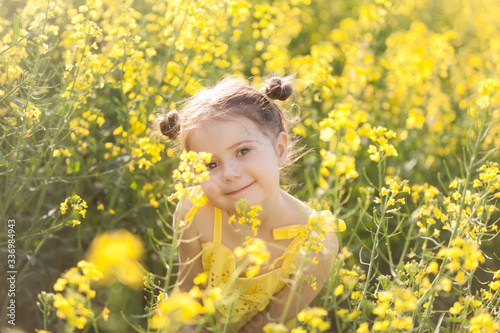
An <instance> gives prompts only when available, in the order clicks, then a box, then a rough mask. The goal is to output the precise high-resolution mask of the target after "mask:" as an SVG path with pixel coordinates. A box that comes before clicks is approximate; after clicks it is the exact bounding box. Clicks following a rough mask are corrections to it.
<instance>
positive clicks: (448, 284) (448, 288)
mask: <svg viewBox="0 0 500 333" xmlns="http://www.w3.org/2000/svg"><path fill="white" fill-rule="evenodd" d="M440 285H441V288H443V290H444V291H446V292H450V291H451V280H450V279H448V278H444V279H442V280H441V283H440Z"/></svg>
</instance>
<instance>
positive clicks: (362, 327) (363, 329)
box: [356, 323, 370, 333]
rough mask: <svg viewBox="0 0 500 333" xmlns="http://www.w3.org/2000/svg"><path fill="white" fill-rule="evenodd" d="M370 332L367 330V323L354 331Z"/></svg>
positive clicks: (357, 332) (360, 332)
mask: <svg viewBox="0 0 500 333" xmlns="http://www.w3.org/2000/svg"><path fill="white" fill-rule="evenodd" d="M369 332H370V330H369V329H368V324H367V323H362V324H361V325H359V328H358V329H357V330H356V333H369Z"/></svg>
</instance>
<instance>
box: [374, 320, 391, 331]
mask: <svg viewBox="0 0 500 333" xmlns="http://www.w3.org/2000/svg"><path fill="white" fill-rule="evenodd" d="M389 324H390V322H389V321H388V320H383V321H376V322H375V323H374V324H373V330H374V331H383V330H385V329H387V328H388V327H389Z"/></svg>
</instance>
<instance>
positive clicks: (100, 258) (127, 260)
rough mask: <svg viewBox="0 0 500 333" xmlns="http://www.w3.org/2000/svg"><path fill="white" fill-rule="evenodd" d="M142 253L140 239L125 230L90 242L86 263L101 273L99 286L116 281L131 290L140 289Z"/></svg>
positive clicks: (104, 235)
mask: <svg viewBox="0 0 500 333" xmlns="http://www.w3.org/2000/svg"><path fill="white" fill-rule="evenodd" d="M143 253H144V246H143V244H142V241H141V239H140V238H139V237H138V236H136V235H134V234H132V233H130V232H129V231H127V230H123V229H121V230H116V231H110V232H104V233H102V234H100V235H98V236H97V237H96V238H94V240H93V241H92V243H91V245H90V249H89V252H88V254H87V261H88V262H90V263H93V264H94V265H95V266H96V267H97V268H98V269H99V270H100V271H101V272H102V273H103V278H102V279H101V280H100V281H99V282H100V283H101V284H110V283H112V282H113V281H115V280H117V281H119V282H121V283H123V284H126V285H128V286H130V287H132V288H135V289H139V288H141V287H142V277H143V275H144V273H143V269H142V267H141V264H140V262H139V261H140V259H141V258H142V255H143Z"/></svg>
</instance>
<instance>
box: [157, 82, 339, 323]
mask: <svg viewBox="0 0 500 333" xmlns="http://www.w3.org/2000/svg"><path fill="white" fill-rule="evenodd" d="M292 92H293V89H292V87H291V85H290V83H289V82H288V79H281V78H277V77H275V78H271V79H270V80H269V81H268V83H267V85H266V86H265V87H264V88H262V89H260V90H256V89H255V88H253V87H251V86H250V85H248V84H247V83H244V82H242V81H240V80H238V79H234V78H229V79H225V80H223V81H221V82H220V83H218V84H217V85H216V86H214V87H212V88H209V89H204V90H202V91H200V92H198V93H197V94H196V95H194V96H193V97H191V98H190V99H189V100H188V101H187V102H186V103H185V105H184V106H183V108H182V110H181V112H180V113H178V112H176V111H171V112H169V113H168V114H166V115H164V116H161V118H160V119H159V125H160V129H161V131H162V133H163V134H164V135H166V136H168V137H169V138H170V139H172V140H173V139H176V138H178V139H179V140H180V144H181V146H182V148H183V149H185V150H187V151H195V152H207V153H211V154H212V157H211V160H210V162H209V163H207V164H206V166H207V169H208V170H209V172H210V177H209V179H208V180H206V181H204V182H203V183H201V186H197V187H193V188H190V189H189V190H188V191H186V193H189V195H187V197H185V198H184V199H183V200H181V202H180V203H179V205H178V206H177V210H176V212H175V214H174V221H177V220H181V221H184V224H186V225H189V227H187V229H185V230H184V232H183V233H182V240H181V242H180V245H179V248H178V249H179V261H180V264H181V266H180V267H182V269H180V272H179V276H178V284H179V287H180V289H181V290H183V291H188V290H190V289H191V287H193V286H194V284H193V280H194V279H195V277H197V276H198V275H199V274H200V273H202V272H205V273H206V274H207V277H208V281H207V286H206V288H207V290H210V289H213V288H216V287H220V288H221V290H225V291H227V290H230V291H231V293H230V294H229V295H225V296H226V299H228V300H231V302H229V301H228V302H227V304H224V302H220V303H221V304H219V305H217V306H216V307H217V309H216V310H217V320H216V321H217V322H216V324H217V325H220V326H222V327H223V326H226V331H227V332H238V331H240V332H247V331H248V332H250V331H256V332H257V331H258V332H261V331H262V328H263V327H264V326H265V325H266V324H267V323H268V322H270V321H279V320H280V319H281V321H282V322H283V319H285V322H287V321H290V320H291V319H294V317H295V315H296V314H297V313H298V311H300V310H301V309H303V308H304V307H306V306H307V305H308V304H309V303H310V302H311V301H312V299H313V298H314V297H315V296H316V295H317V293H318V292H319V290H320V289H321V286H322V284H323V283H324V282H325V281H326V279H327V278H328V275H329V272H330V269H331V266H332V261H333V260H334V258H335V256H336V255H337V251H338V243H337V237H336V235H335V233H334V232H331V231H333V230H334V222H333V218H332V215H331V213H330V212H329V211H323V212H315V211H314V210H312V209H311V208H310V207H308V206H307V205H306V204H305V203H303V202H302V201H300V200H298V199H296V198H294V197H293V196H291V195H290V194H288V193H287V192H285V191H284V190H282V189H281V188H280V169H281V168H282V167H284V166H285V165H286V164H287V161H288V160H289V159H290V156H291V152H292V150H291V145H290V140H289V135H288V133H287V130H288V126H287V125H288V122H287V118H286V114H285V112H284V110H283V108H282V107H281V106H280V105H279V104H278V103H277V102H275V100H276V99H278V100H282V101H284V100H286V99H287V98H288V97H289V96H290V95H291V94H292ZM200 198H201V199H203V200H200ZM241 199H246V200H247V201H248V208H249V209H250V207H251V206H260V207H261V208H262V210H260V211H259V212H258V219H259V220H260V225H259V227H258V230H257V234H256V237H257V238H258V239H260V240H262V241H263V242H264V243H265V244H266V245H267V246H266V248H267V250H268V254H269V262H270V263H273V264H272V265H271V266H270V268H269V269H268V270H267V271H265V270H264V271H263V272H262V271H261V272H260V274H259V275H256V276H253V277H247V276H249V275H248V274H247V275H245V274H244V273H245V272H240V271H238V269H237V264H236V262H237V261H236V258H235V255H234V250H235V249H236V248H238V247H240V246H241V245H242V243H243V242H245V237H246V236H248V235H245V233H244V230H245V226H244V225H239V224H238V223H228V222H230V221H231V220H233V219H232V218H231V217H232V216H236V219H237V218H238V212H237V210H236V208H235V206H236V203H237V202H238V201H240V200H241ZM180 207H183V208H182V210H181V209H180ZM186 217H188V219H189V221H185V219H186ZM187 222H189V223H187ZM342 223H343V222H342ZM313 225H315V226H318V225H319V230H320V234H322V233H325V238H324V240H323V242H322V243H323V245H324V251H320V253H318V254H317V253H315V252H314V251H312V252H313V253H312V254H311V255H310V258H306V260H305V261H304V258H302V257H301V256H300V255H299V252H300V248H301V246H303V245H304V244H305V243H306V242H307V241H308V236H309V230H310V229H311V228H312V227H313ZM335 228H336V227H335ZM340 228H341V229H343V228H342V226H341V227H340ZM344 228H345V227H344ZM336 229H338V228H336ZM336 229H335V230H336ZM337 231H338V230H337ZM255 244H256V243H255ZM240 249H241V248H240ZM309 252H311V251H309ZM200 253H201V255H200ZM313 255H314V258H313ZM299 261H301V262H302V263H304V262H307V263H310V262H312V261H314V262H317V261H319V263H318V264H310V265H307V266H305V267H304V265H300V264H299ZM183 266H186V267H183ZM299 266H300V267H302V268H303V269H302V271H303V274H302V275H300V276H302V277H306V276H308V275H312V276H313V277H314V278H316V285H317V287H318V288H312V287H311V278H312V276H311V277H310V278H309V283H306V282H305V279H299V278H298V276H297V275H295V274H296V273H297V271H298V270H299ZM241 273H243V274H242V275H241ZM251 275H252V274H250V276H251ZM235 280H237V281H236V285H235V282H234V281H235ZM297 281H301V282H297ZM299 283H300V284H301V286H300V287H301V289H299V286H298V285H297V284H299ZM294 284H295V285H294ZM298 290H301V291H302V292H301V295H300V297H299V295H298ZM292 324H293V321H292Z"/></svg>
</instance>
